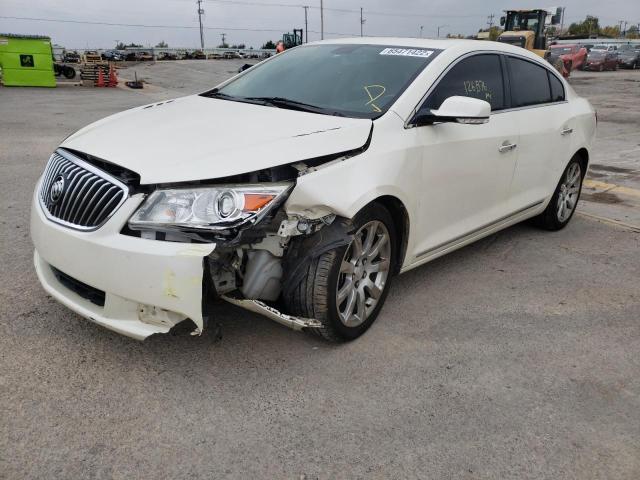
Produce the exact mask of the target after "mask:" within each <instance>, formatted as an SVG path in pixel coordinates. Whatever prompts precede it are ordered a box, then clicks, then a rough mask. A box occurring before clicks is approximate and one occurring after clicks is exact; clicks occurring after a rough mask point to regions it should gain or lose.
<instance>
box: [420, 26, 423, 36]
mask: <svg viewBox="0 0 640 480" xmlns="http://www.w3.org/2000/svg"><path fill="white" fill-rule="evenodd" d="M422 30H424V25H420V38H422Z"/></svg>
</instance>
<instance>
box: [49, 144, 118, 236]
mask: <svg viewBox="0 0 640 480" xmlns="http://www.w3.org/2000/svg"><path fill="white" fill-rule="evenodd" d="M128 192H129V190H128V188H127V186H126V185H125V184H123V183H122V182H120V181H119V180H117V179H115V178H113V177H112V176H111V175H109V174H107V173H105V172H103V171H101V170H99V169H97V168H96V167H94V166H93V165H91V164H89V163H87V162H85V161H84V160H81V159H79V158H77V157H76V156H74V155H71V154H70V153H68V152H64V151H61V150H58V151H56V152H55V153H54V154H53V155H52V156H51V158H50V159H49V163H48V164H47V168H46V169H45V171H44V175H43V177H42V183H41V185H40V192H39V197H40V205H41V206H42V208H43V210H44V212H45V214H46V215H47V217H48V218H49V219H50V220H52V221H54V222H56V223H60V224H62V225H65V226H67V227H71V228H75V229H78V230H96V229H97V228H100V226H102V225H103V224H104V223H105V222H106V221H107V219H108V218H109V217H110V216H111V215H112V214H113V213H114V212H115V211H116V210H117V209H118V208H119V207H120V205H122V204H123V203H124V201H125V200H126V199H127V195H128Z"/></svg>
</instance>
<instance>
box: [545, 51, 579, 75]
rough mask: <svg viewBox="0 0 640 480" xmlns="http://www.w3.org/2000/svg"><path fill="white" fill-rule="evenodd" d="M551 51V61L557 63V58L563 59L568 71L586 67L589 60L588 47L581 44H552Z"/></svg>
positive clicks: (553, 63)
mask: <svg viewBox="0 0 640 480" xmlns="http://www.w3.org/2000/svg"><path fill="white" fill-rule="evenodd" d="M550 51H551V54H550V55H549V62H550V63H551V64H552V65H555V60H556V59H557V58H559V59H560V60H562V63H563V64H564V69H565V70H566V71H567V73H568V72H571V71H572V70H577V69H581V68H584V65H585V63H586V61H587V49H586V48H584V47H582V46H580V45H574V44H571V45H568V44H563V45H551V48H550ZM563 73H564V72H563ZM565 76H568V75H565Z"/></svg>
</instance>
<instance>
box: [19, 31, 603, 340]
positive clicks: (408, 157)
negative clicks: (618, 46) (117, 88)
mask: <svg viewBox="0 0 640 480" xmlns="http://www.w3.org/2000/svg"><path fill="white" fill-rule="evenodd" d="M310 72H312V73H313V74H310ZM595 129H596V116H595V111H594V109H593V108H592V107H591V105H590V104H589V102H588V101H587V100H585V99H584V98H581V97H579V96H578V95H577V94H576V93H575V91H574V90H573V89H572V88H571V86H570V85H569V84H568V83H567V82H566V80H564V79H563V78H562V76H561V75H559V73H558V72H557V71H556V70H555V69H554V68H553V67H552V66H551V65H550V64H548V63H547V62H546V61H544V60H543V59H542V58H540V57H539V56H537V55H536V54H534V53H532V52H529V51H526V50H524V49H522V48H519V47H514V46H512V45H508V44H505V43H498V42H487V41H476V40H426V39H417V38H405V39H390V38H371V37H365V38H358V39H352V40H340V39H337V40H330V41H324V42H317V43H311V44H305V45H302V46H300V47H296V48H292V49H290V50H286V51H285V52H284V53H281V54H279V55H276V56H274V57H272V58H271V59H270V60H266V61H264V62H261V63H260V64H258V65H256V66H255V67H254V68H251V69H249V70H246V71H245V72H243V73H241V74H239V75H237V76H235V77H234V78H232V79H230V80H227V81H226V82H224V83H222V84H220V85H218V86H217V87H216V88H213V89H211V90H208V91H206V92H204V93H201V94H199V95H190V96H186V97H182V98H176V99H174V100H168V101H161V102H156V103H153V104H151V105H146V106H141V107H137V108H133V109H131V110H128V111H126V112H122V113H118V114H116V115H114V116H112V117H109V118H106V119H103V120H100V121H98V122H97V123H94V124H92V125H89V126H87V127H85V128H83V129H81V130H79V131H78V132H76V133H74V134H72V135H70V136H69V137H68V138H66V139H65V140H63V142H62V143H61V144H60V146H59V148H57V149H56V150H55V152H54V153H53V154H52V155H51V157H50V159H49V162H48V164H47V166H46V167H45V170H44V173H43V175H42V176H41V178H40V179H39V181H38V184H37V186H36V189H35V191H34V195H33V207H32V213H31V236H32V239H33V243H34V245H35V254H34V264H35V269H36V272H37V275H38V278H39V280H40V282H41V283H42V285H43V286H44V288H45V290H46V291H47V292H48V293H49V294H50V295H51V296H52V297H53V298H55V299H57V300H58V301H60V302H61V303H63V304H64V305H66V306H67V307H69V308H70V309H72V310H74V311H75V312H77V313H78V314H79V315H81V316H83V317H86V318H88V319H89V320H91V321H93V322H95V323H97V324H100V325H102V326H104V327H106V328H109V329H112V330H114V331H116V332H119V333H121V334H124V335H129V336H131V337H133V338H137V339H144V338H146V337H148V336H150V335H152V334H155V333H166V332H168V331H169V330H170V329H171V328H172V327H174V326H175V325H177V324H178V323H181V322H183V321H185V322H186V323H185V325H187V326H191V329H192V333H193V334H200V333H201V332H202V331H203V329H204V328H205V325H206V322H207V321H208V322H213V321H215V318H212V317H211V316H212V315H215V314H216V313H217V312H218V311H219V310H217V311H216V310H214V309H212V308H211V303H212V302H214V301H218V300H220V299H222V300H226V301H228V302H231V303H233V304H235V305H238V306H240V307H242V308H245V309H248V310H250V311H253V312H258V313H261V314H263V315H265V316H267V317H268V318H270V319H272V320H275V321H277V322H280V323H282V324H284V325H287V326H288V327H291V328H294V329H297V330H307V331H310V332H313V333H315V334H318V335H320V336H322V337H324V338H326V339H328V340H331V341H344V340H352V339H355V338H357V337H359V336H360V335H362V334H363V333H364V332H365V331H366V330H367V329H368V328H369V327H370V326H371V324H372V323H373V322H374V321H375V320H376V318H377V317H378V314H379V313H380V311H381V309H382V306H383V304H384V302H385V298H386V297H387V294H388V292H389V288H390V286H391V283H392V281H393V278H394V277H395V276H396V275H397V274H400V273H403V272H406V271H409V270H411V269H413V268H415V267H418V266H420V265H423V264H425V263H427V262H429V261H432V260H434V259H436V258H438V257H440V256H442V255H445V254H447V253H449V252H451V251H453V250H456V249H458V248H461V247H463V246H465V245H467V244H469V243H471V242H474V241H476V240H479V239H481V238H483V237H486V236H487V235H490V234H492V233H494V232H497V231H499V230H501V229H504V228H506V227H508V226H510V225H514V224H516V223H518V222H522V221H524V220H527V219H532V221H533V222H535V223H536V224H537V225H538V226H539V227H541V228H544V229H547V230H560V229H562V228H564V227H565V226H566V225H567V224H568V223H569V221H570V220H571V218H572V215H573V213H574V211H575V208H576V205H577V203H578V199H579V197H580V191H581V187H582V180H583V178H584V176H585V173H586V171H587V168H588V162H589V157H590V154H589V152H590V149H591V145H592V141H593V138H594V134H595ZM151 134H152V135H153V138H154V141H153V142H140V138H141V136H144V135H151ZM114 138H116V139H118V141H114V140H113V139H114ZM247 139H250V140H251V141H247ZM576 234H579V232H577V231H569V232H567V233H566V235H567V236H571V235H576ZM555 267H556V265H555V264H550V265H549V268H555ZM414 278H415V277H414ZM386 321H390V322H391V321H393V315H391V316H389V317H387V319H386Z"/></svg>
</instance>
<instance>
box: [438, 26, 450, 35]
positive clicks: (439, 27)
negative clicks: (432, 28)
mask: <svg viewBox="0 0 640 480" xmlns="http://www.w3.org/2000/svg"><path fill="white" fill-rule="evenodd" d="M448 26H449V25H438V38H440V29H441V28H444V27H448Z"/></svg>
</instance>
